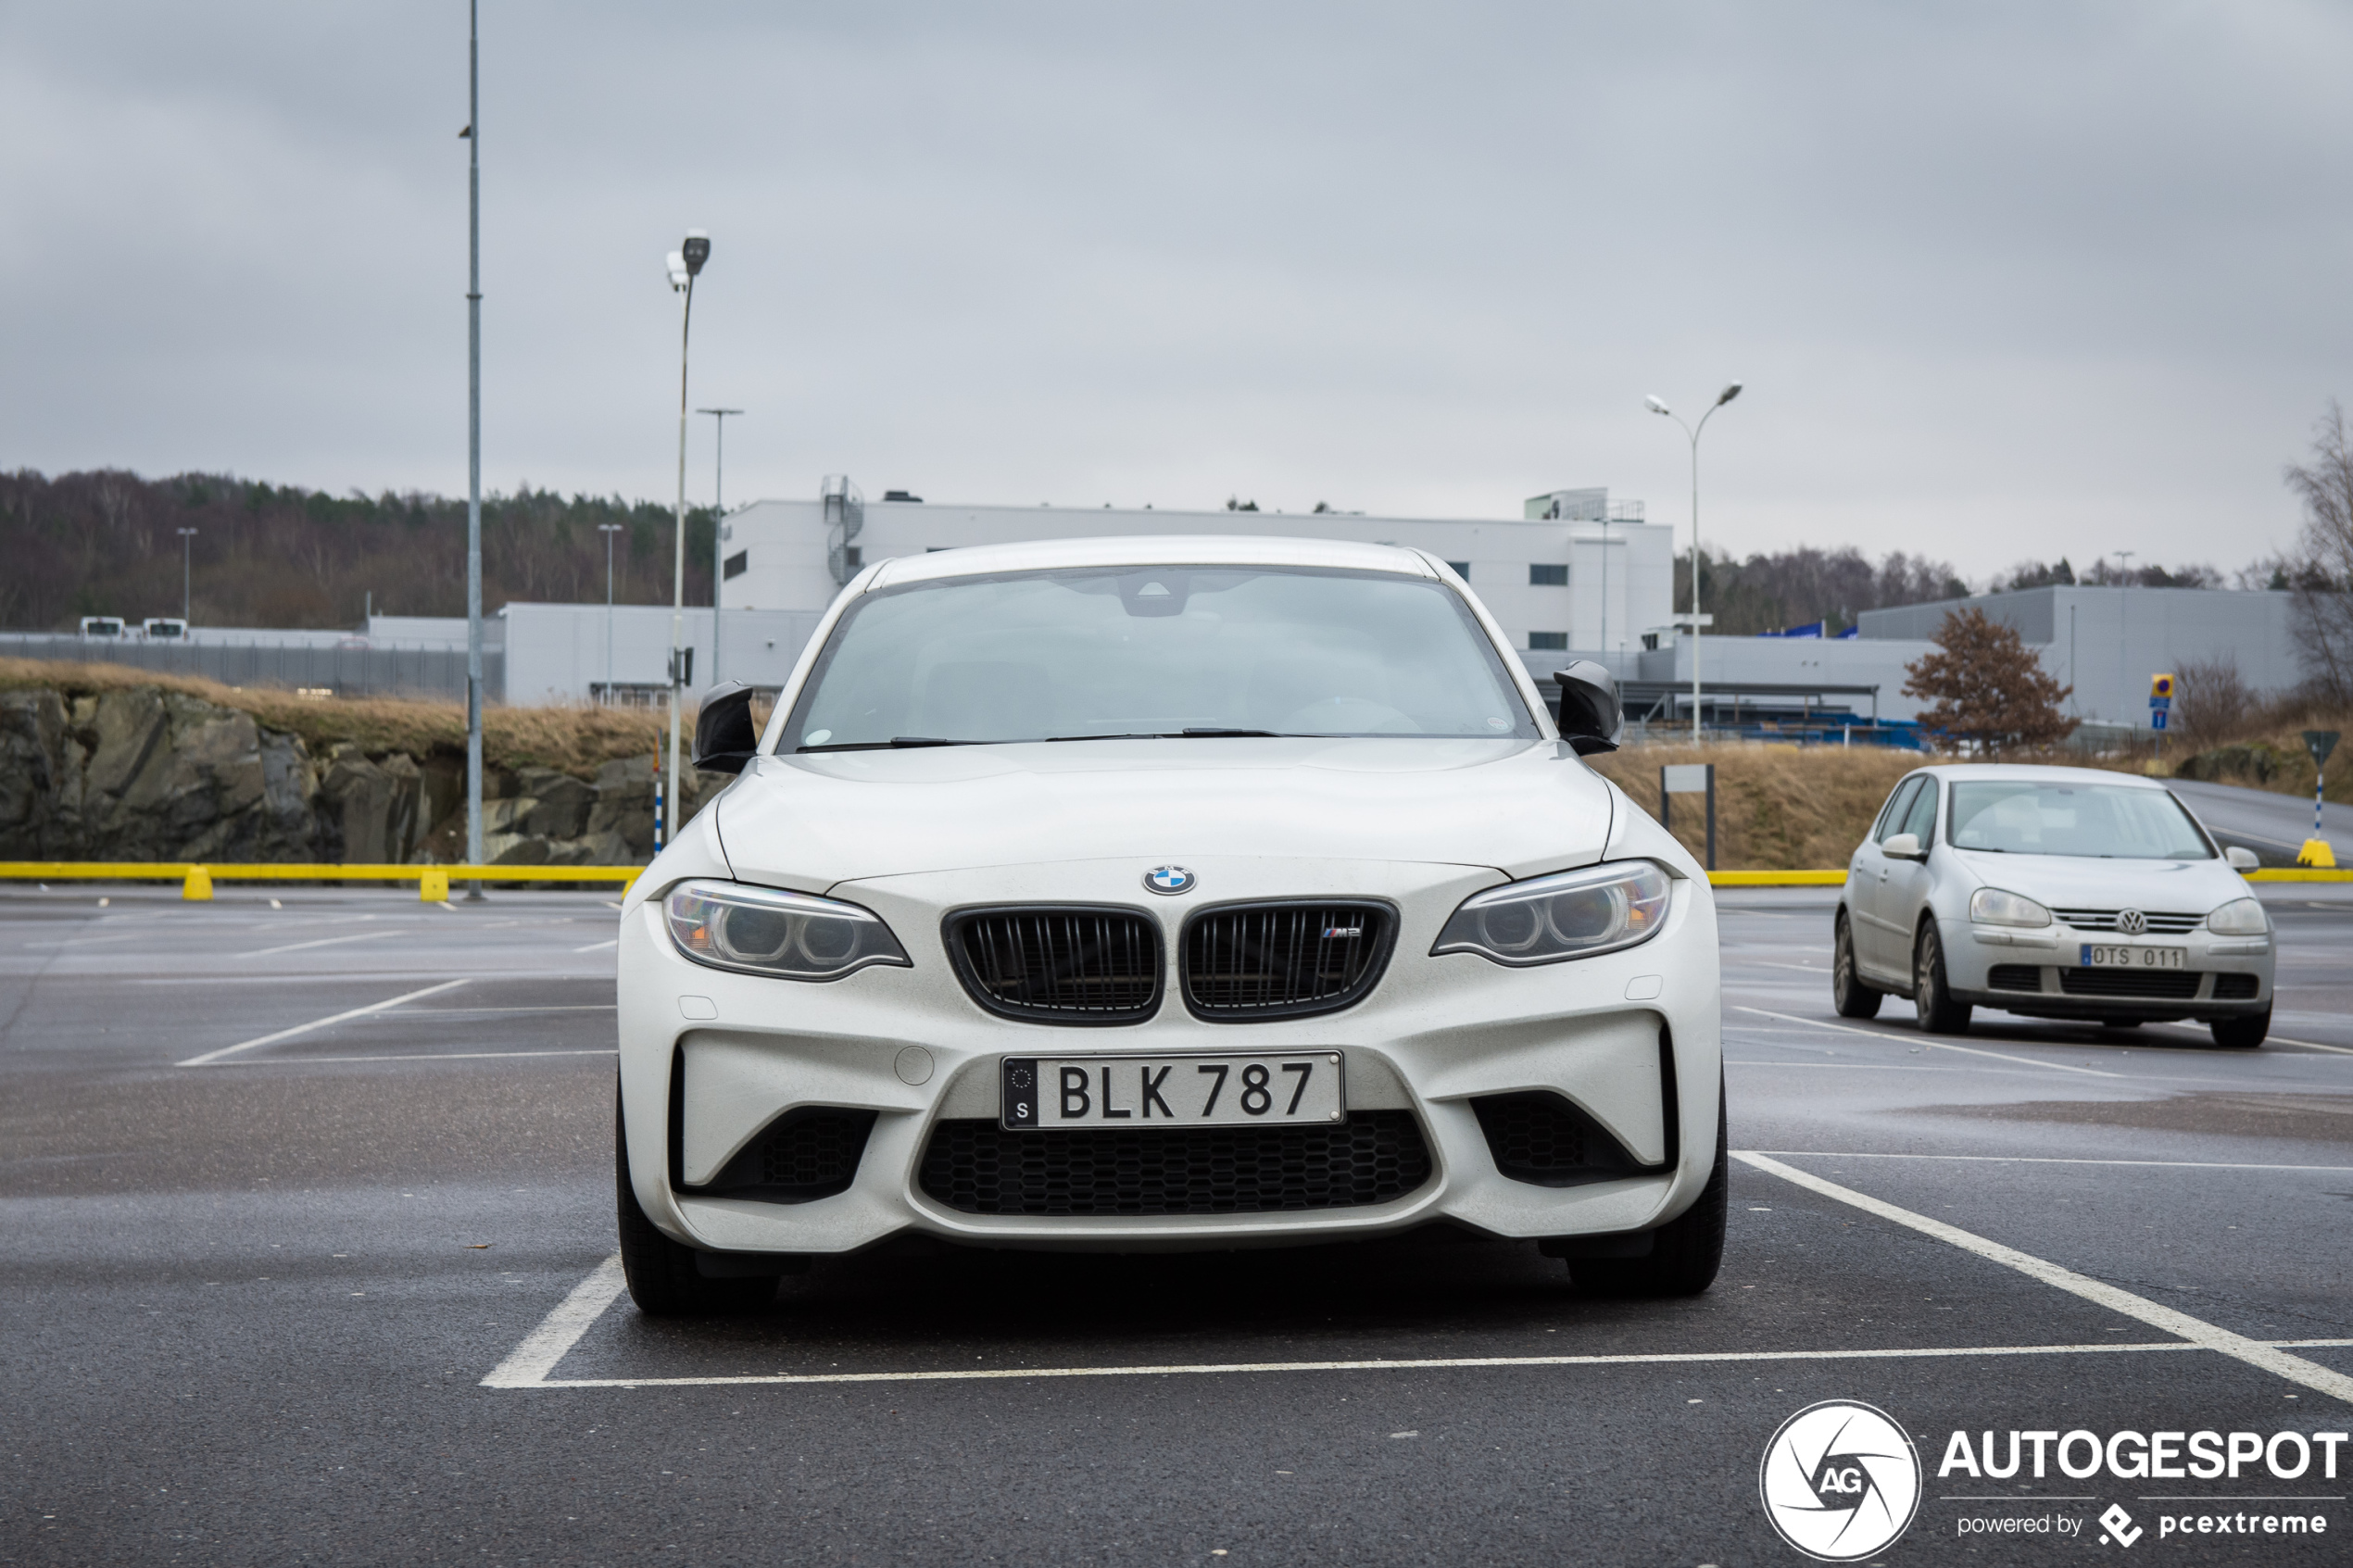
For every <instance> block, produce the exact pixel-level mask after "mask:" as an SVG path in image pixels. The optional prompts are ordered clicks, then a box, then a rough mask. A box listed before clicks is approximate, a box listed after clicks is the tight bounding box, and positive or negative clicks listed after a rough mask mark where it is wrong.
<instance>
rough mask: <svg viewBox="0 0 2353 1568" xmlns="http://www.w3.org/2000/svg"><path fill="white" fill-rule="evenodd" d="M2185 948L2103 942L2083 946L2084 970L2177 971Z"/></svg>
mask: <svg viewBox="0 0 2353 1568" xmlns="http://www.w3.org/2000/svg"><path fill="white" fill-rule="evenodd" d="M2188 952H2189V949H2188V948H2186V947H2128V946H2124V945H2121V944H2115V943H2104V942H2086V943H2084V944H2083V967H2084V968H2085V969H2179V968H2181V967H2182V965H2183V962H2184V961H2185V959H2186V956H2187V954H2188Z"/></svg>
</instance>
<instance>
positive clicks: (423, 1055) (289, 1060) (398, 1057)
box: [180, 1046, 621, 1067]
mask: <svg viewBox="0 0 2353 1568" xmlns="http://www.w3.org/2000/svg"><path fill="white" fill-rule="evenodd" d="M620 1054H621V1052H620V1051H619V1050H618V1049H616V1048H614V1047H611V1046H606V1047H603V1048H601V1049H590V1050H559V1051H384V1052H381V1053H380V1054H378V1055H375V1056H273V1057H269V1058H265V1059H263V1060H258V1061H255V1060H247V1061H217V1062H214V1063H212V1064H211V1065H213V1066H215V1067H308V1066H309V1065H310V1064H311V1063H312V1062H314V1061H484V1060H490V1059H491V1058H494V1057H510V1056H619V1055H620ZM180 1065H181V1066H182V1067H185V1066H188V1065H190V1064H189V1063H187V1062H182V1063H181V1064H180Z"/></svg>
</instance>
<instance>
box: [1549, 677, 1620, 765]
mask: <svg viewBox="0 0 2353 1568" xmlns="http://www.w3.org/2000/svg"><path fill="white" fill-rule="evenodd" d="M1553 679H1554V680H1555V681H1558V682H1559V683H1560V686H1561V708H1560V727H1561V739H1563V740H1565V741H1567V742H1568V745H1569V749H1571V750H1572V751H1574V752H1576V753H1577V755H1578V756H1579V757H1591V756H1592V755H1593V754H1594V753H1595V752H1597V751H1616V750H1617V747H1618V743H1619V742H1621V741H1623V740H1624V739H1625V738H1626V712H1625V709H1623V708H1622V707H1620V706H1619V704H1618V700H1617V677H1615V676H1613V675H1612V674H1611V673H1610V672H1609V671H1606V670H1604V669H1603V668H1602V667H1601V666H1600V665H1599V664H1597V663H1595V662H1594V661H1593V660H1592V659H1579V660H1578V661H1577V662H1576V663H1574V664H1572V665H1569V666H1568V667H1567V668H1566V669H1563V670H1555V671H1553Z"/></svg>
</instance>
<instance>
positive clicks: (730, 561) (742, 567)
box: [719, 550, 751, 582]
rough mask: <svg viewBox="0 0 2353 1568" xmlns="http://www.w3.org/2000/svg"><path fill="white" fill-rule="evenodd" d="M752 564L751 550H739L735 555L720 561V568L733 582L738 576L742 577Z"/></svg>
mask: <svg viewBox="0 0 2353 1568" xmlns="http://www.w3.org/2000/svg"><path fill="white" fill-rule="evenodd" d="M750 566H751V552H750V551H749V550H737V551H736V553H735V554H734V555H732V556H729V557H728V558H726V559H725V560H724V561H722V562H720V564H719V570H720V571H722V572H724V574H725V575H726V577H727V580H728V581H729V582H733V581H735V580H736V578H738V577H741V576H742V575H743V574H744V572H745V571H747V570H749V567H750Z"/></svg>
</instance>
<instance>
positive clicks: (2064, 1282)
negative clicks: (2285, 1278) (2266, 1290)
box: [1732, 1149, 2353, 1405]
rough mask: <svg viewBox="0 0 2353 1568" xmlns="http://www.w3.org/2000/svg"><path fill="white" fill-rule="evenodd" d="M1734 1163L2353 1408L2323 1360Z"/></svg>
mask: <svg viewBox="0 0 2353 1568" xmlns="http://www.w3.org/2000/svg"><path fill="white" fill-rule="evenodd" d="M1732 1158H1733V1159H1735V1160H1740V1161H1742V1162H1743V1163H1744V1164H1747V1165H1751V1166H1754V1167H1755V1169H1757V1170H1759V1171H1763V1172H1766V1173H1769V1174H1771V1175H1776V1176H1779V1177H1780V1178H1781V1179H1782V1180H1783V1181H1785V1182H1790V1183H1793V1185H1798V1186H1802V1187H1804V1188H1806V1190H1807V1191H1809V1192H1814V1193H1818V1194H1820V1195H1821V1196H1822V1197H1824V1198H1836V1199H1837V1200H1838V1201H1839V1202H1841V1203H1844V1204H1847V1205H1849V1206H1851V1207H1853V1208H1856V1209H1860V1210H1863V1211H1864V1212H1865V1213H1867V1214H1876V1215H1878V1216H1879V1217H1880V1218H1881V1219H1882V1220H1888V1221H1892V1222H1894V1223H1896V1224H1899V1225H1904V1226H1907V1227H1909V1228H1910V1229H1912V1230H1916V1231H1919V1232H1920V1233H1921V1234H1922V1235H1924V1236H1934V1237H1936V1239H1937V1240H1939V1241H1944V1242H1949V1243H1950V1244H1952V1245H1953V1246H1955V1247H1957V1248H1961V1249H1962V1250H1963V1251H1965V1252H1972V1253H1975V1254H1976V1255H1977V1256H1978V1257H1980V1258H1983V1259H1984V1260H1986V1261H1988V1262H1994V1263H2000V1264H2003V1265H2005V1266H2007V1267H2008V1268H2013V1269H2016V1270H2017V1271H2018V1272H2019V1273H2022V1274H2025V1275H2027V1276H2028V1277H2029V1278H2031V1279H2038V1280H2041V1281H2042V1282H2043V1283H2044V1284H2045V1285H2047V1286H2052V1287H2053V1288H2054V1289H2057V1290H2064V1291H2066V1292H2068V1293H2069V1294H2070V1295H2073V1296H2080V1297H2082V1298H2083V1299H2085V1300H2086V1301H2090V1302H2093V1303H2095V1305H2098V1306H2102V1307H2106V1308H2107V1309H2108V1311H2112V1312H2120V1313H2122V1314H2123V1315H2124V1316H2126V1317H2129V1318H2136V1319H2138V1320H2139V1321H2141V1322H2142V1323H2147V1324H2148V1325H2149V1326H2150V1327H2152V1328H2155V1329H2158V1330H2160V1331H2161V1332H2163V1333H2166V1334H2172V1335H2178V1336H2181V1337H2182V1338H2183V1339H2186V1340H2189V1341H2190V1342H2191V1343H2192V1344H2194V1345H2196V1346H2199V1347H2200V1348H2204V1349H2208V1350H2212V1351H2215V1352H2217V1353H2218V1354H2221V1355H2225V1356H2229V1357H2231V1358H2233V1360H2236V1361H2245V1362H2246V1364H2247V1365H2249V1366H2253V1367H2260V1368H2261V1369H2262V1370H2263V1371H2265V1372H2268V1373H2271V1374H2273V1375H2275V1376H2278V1377H2284V1378H2285V1379H2287V1380H2288V1381H2289V1382H2291V1383H2296V1384H2300V1385H2302V1386H2304V1387H2307V1388H2314V1389H2318V1390H2319V1391H2320V1392H2322V1393H2323V1394H2326V1395H2328V1396H2329V1397H2330V1398H2332V1399H2338V1400H2341V1401H2343V1402H2344V1403H2346V1404H2348V1405H2353V1377H2348V1376H2347V1375H2346V1374H2343V1373H2341V1372H2336V1371H2333V1370H2332V1369H2330V1368H2328V1367H2324V1366H2322V1365H2321V1364H2320V1363H2319V1362H2318V1361H2306V1360H2305V1359H2304V1358H2303V1357H2301V1356H2291V1355H2289V1354H2288V1353H2287V1352H2286V1351H2285V1350H2283V1349H2281V1348H2278V1347H2277V1346H2274V1345H2271V1344H2268V1343H2266V1342H2264V1341H2262V1340H2259V1339H2249V1338H2247V1337H2246V1336H2245V1335H2241V1334H2233V1333H2232V1332H2231V1331H2230V1330H2229V1329H2226V1328H2222V1327H2220V1326H2218V1325H2216V1324H2214V1323H2208V1322H2207V1321H2206V1320H2205V1319H2203V1318H2194V1317H2192V1316H2190V1315H2189V1313H2187V1312H2183V1311H2176V1310H2174V1309H2173V1308H2171V1307H2167V1306H2161V1305H2159V1304H2158V1303H2157V1302H2155V1301H2152V1300H2150V1299H2148V1298H2146V1297H2145V1296H2135V1295H2133V1293H2132V1292H2131V1291H2129V1290H2120V1289H2119V1288H2118V1287H2117V1286H2112V1285H2110V1284H2108V1282H2107V1281H2105V1280H2097V1279H2094V1278H2092V1277H2091V1276H2090V1275H2089V1274H2080V1273H2076V1272H2075V1271H2074V1270H2073V1269H2069V1268H2062V1267H2061V1266H2060V1265H2058V1264H2057V1263H2053V1262H2047V1261H2045V1260H2043V1259H2041V1258H2037V1257H2035V1256H2033V1255H2032V1253H2027V1252H2020V1250H2019V1249H2018V1248H2014V1247H2005V1246H2003V1245H2002V1244H2001V1243H2000V1242H1998V1241H1989V1240H1987V1239H1986V1238H1985V1237H1983V1236H1978V1235H1976V1234H1975V1233H1973V1232H1970V1231H1965V1230H1963V1229H1961V1228H1960V1227H1959V1226H1958V1225H1948V1224H1946V1223H1944V1221H1942V1220H1931V1219H1930V1218H1929V1217H1928V1216H1927V1215H1925V1214H1915V1213H1914V1212H1912V1210H1909V1209H1899V1208H1897V1207H1896V1206H1895V1205H1894V1204H1893V1203H1889V1202H1886V1201H1884V1200H1882V1199H1880V1198H1873V1197H1871V1196H1870V1195H1869V1193H1863V1192H1857V1191H1856V1190H1855V1189H1854V1188H1853V1187H1848V1186H1841V1185H1839V1184H1838V1183H1836V1182H1832V1181H1825V1180H1824V1179H1823V1178H1821V1177H1819V1176H1818V1175H1815V1174H1814V1173H1812V1172H1810V1171H1801V1170H1799V1169H1798V1168H1797V1167H1796V1166H1794V1165H1784V1164H1782V1163H1781V1162H1780V1160H1775V1159H1773V1158H1771V1157H1770V1156H1768V1155H1763V1154H1758V1153H1756V1152H1755V1150H1753V1149H1734V1150H1733V1151H1732Z"/></svg>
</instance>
